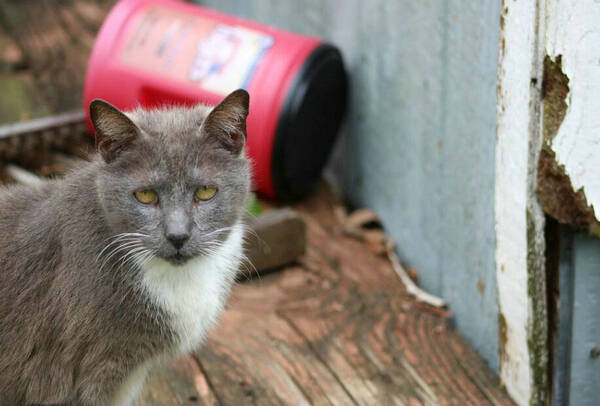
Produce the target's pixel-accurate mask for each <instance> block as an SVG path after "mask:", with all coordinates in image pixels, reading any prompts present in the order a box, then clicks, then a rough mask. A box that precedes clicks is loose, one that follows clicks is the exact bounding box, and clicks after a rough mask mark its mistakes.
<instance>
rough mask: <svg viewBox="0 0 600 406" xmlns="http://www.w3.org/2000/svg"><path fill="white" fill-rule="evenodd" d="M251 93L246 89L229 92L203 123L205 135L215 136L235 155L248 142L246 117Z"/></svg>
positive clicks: (220, 143) (202, 129)
mask: <svg viewBox="0 0 600 406" xmlns="http://www.w3.org/2000/svg"><path fill="white" fill-rule="evenodd" d="M249 104H250V95H249V94H248V92H247V91H245V90H244V89H238V90H236V91H234V92H232V93H230V94H229V96H227V97H226V98H225V99H223V101H221V103H219V105H218V106H216V107H215V108H213V109H212V111H211V112H210V113H209V114H208V117H206V119H205V120H204V122H203V123H202V128H201V131H202V133H203V136H205V137H215V138H216V140H217V141H218V143H219V145H221V146H222V147H223V148H225V149H226V150H228V151H229V152H231V153H232V154H234V155H239V154H240V153H241V152H242V149H243V148H244V144H245V143H246V117H248V106H249Z"/></svg>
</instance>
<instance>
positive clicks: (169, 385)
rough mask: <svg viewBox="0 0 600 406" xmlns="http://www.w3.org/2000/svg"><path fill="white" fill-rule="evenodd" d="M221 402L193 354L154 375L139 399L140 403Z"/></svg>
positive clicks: (150, 405) (207, 405)
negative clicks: (192, 356)
mask: <svg viewBox="0 0 600 406" xmlns="http://www.w3.org/2000/svg"><path fill="white" fill-rule="evenodd" d="M217 404H218V401H217V399H216V397H215V395H214V393H213V392H212V389H211V388H210V386H209V385H208V383H207V381H206V377H205V376H204V374H203V373H202V371H201V370H200V368H199V366H198V364H197V363H196V361H195V360H194V359H193V358H191V357H186V358H182V359H179V360H177V361H175V362H174V363H173V364H172V365H171V366H169V367H168V368H162V369H160V370H158V371H156V372H155V373H154V374H152V376H150V379H149V381H148V383H147V384H146V386H145V388H144V391H143V393H142V395H141V397H140V399H139V400H138V402H137V405H139V406H141V405H144V406H165V405H173V406H175V405H177V406H179V405H202V406H213V405H217Z"/></svg>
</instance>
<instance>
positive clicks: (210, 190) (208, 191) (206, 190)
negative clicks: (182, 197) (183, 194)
mask: <svg viewBox="0 0 600 406" xmlns="http://www.w3.org/2000/svg"><path fill="white" fill-rule="evenodd" d="M216 194H217V188H216V187H215V186H201V187H199V188H198V189H196V192H194V198H195V199H196V200H201V201H206V200H210V199H212V198H213V197H214V196H215V195H216Z"/></svg>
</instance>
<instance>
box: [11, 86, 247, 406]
mask: <svg viewBox="0 0 600 406" xmlns="http://www.w3.org/2000/svg"><path fill="white" fill-rule="evenodd" d="M94 106H95V107H94ZM247 108H248V100H247V93H246V92H244V91H237V92H234V93H233V94H232V95H230V96H229V97H228V98H227V99H226V100H225V101H224V102H223V103H222V104H221V105H220V106H219V107H217V108H215V109H214V110H213V111H212V113H210V112H211V109H210V108H207V107H204V106H198V107H195V108H169V109H158V110H152V111H145V110H136V111H134V112H130V113H126V115H123V114H119V113H118V111H117V112H115V110H114V108H113V107H111V106H110V105H108V104H106V103H103V102H96V104H95V105H93V106H92V117H93V119H94V124H95V126H96V130H97V133H98V134H99V136H98V147H99V149H100V151H101V154H99V155H98V156H97V157H96V158H95V159H94V160H93V161H92V162H90V163H89V164H86V165H85V166H83V167H81V168H79V169H77V170H74V171H73V172H72V173H70V174H68V175H67V176H66V177H65V178H64V179H59V180H52V181H48V182H45V183H44V184H42V185H40V186H39V187H25V186H11V187H8V188H5V189H3V190H0V405H14V406H18V405H28V404H69V405H104V404H106V403H107V402H108V397H109V396H110V395H111V393H113V392H114V390H115V389H116V388H117V387H118V385H119V384H120V383H121V381H122V380H123V379H124V378H125V377H126V376H127V375H128V374H129V373H131V371H133V370H134V368H135V367H136V366H137V365H139V364H141V363H143V362H144V361H147V360H148V359H150V358H152V357H154V356H156V355H157V354H162V353H165V352H167V353H168V352H169V351H170V349H171V346H172V343H173V342H174V339H175V337H173V334H174V332H173V331H172V330H170V329H169V327H168V326H169V323H168V320H167V319H168V317H169V316H168V315H167V314H166V313H165V312H163V311H162V310H161V309H160V308H158V307H157V306H156V305H155V304H153V302H152V301H151V300H150V299H149V298H148V297H146V295H145V294H144V292H143V291H142V290H141V289H139V286H137V283H138V282H137V280H138V279H137V278H136V273H137V272H140V267H139V266H137V265H135V263H134V262H135V261H128V260H127V259H128V258H132V257H133V254H132V251H133V250H132V249H122V250H116V251H115V250H114V249H112V248H114V247H117V246H118V244H113V246H112V247H110V246H109V247H108V248H107V245H109V244H111V243H112V242H114V241H115V236H117V235H120V234H121V233H140V234H144V235H145V236H144V237H139V238H137V239H136V238H133V237H132V239H131V241H132V244H131V245H130V248H131V247H142V248H141V249H140V250H138V253H144V254H148V255H150V254H152V255H156V256H158V257H161V258H163V259H166V260H167V261H169V262H171V263H173V264H179V263H184V262H185V261H186V260H188V259H189V258H193V257H196V256H199V255H209V254H207V252H210V250H208V249H206V247H207V246H210V244H214V243H215V241H221V240H223V239H224V238H225V237H226V235H227V229H226V227H228V226H231V225H233V224H235V223H236V222H238V221H239V220H240V217H241V216H242V213H243V210H244V207H245V200H246V197H247V193H248V190H249V183H250V179H249V168H248V161H247V159H246V157H245V154H244V153H243V150H242V147H243V141H244V139H245V118H246V115H247ZM94 109H95V110H94ZM209 113H210V115H209ZM127 117H129V118H127ZM127 120H130V121H131V122H130V123H128V122H127ZM131 123H133V124H132V125H133V126H131V125H130V124H131ZM129 130H133V133H131V132H128V131H129ZM124 133H125V134H124ZM240 142H241V144H240ZM205 184H211V185H216V186H217V187H218V192H217V194H216V195H215V197H214V198H213V199H211V200H209V201H205V202H197V203H195V202H193V193H194V190H195V188H196V187H198V186H201V185H205ZM141 188H153V189H155V190H156V191H157V192H158V194H159V199H160V203H159V205H158V206H145V205H142V204H140V203H139V202H137V201H136V200H135V198H134V197H133V191H135V190H137V189H141ZM221 229H224V230H223V231H222V232H218V231H217V232H215V230H221ZM167 230H185V231H186V232H188V233H189V239H188V240H187V241H186V242H185V244H184V246H183V247H182V248H181V250H180V252H179V253H178V254H177V250H176V248H175V247H174V246H173V244H172V243H171V242H170V241H168V240H167V238H166V236H165V235H166V232H167ZM211 232H212V234H210V235H209V233H211ZM121 242H122V241H121ZM111 254H112V255H111ZM175 254H177V255H175ZM128 255H129V257H128Z"/></svg>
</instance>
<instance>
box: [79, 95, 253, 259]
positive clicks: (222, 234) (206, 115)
mask: <svg viewBox="0 0 600 406" xmlns="http://www.w3.org/2000/svg"><path fill="white" fill-rule="evenodd" d="M248 103H249V96H248V93H247V92H246V91H244V90H236V91H235V92H233V93H231V94H230V95H229V96H227V97H226V98H225V99H224V100H223V101H222V102H221V103H220V104H219V105H218V106H216V107H214V108H210V107H206V106H202V105H199V106H196V107H191V108H190V107H173V108H161V109H154V110H142V109H138V110H135V111H131V112H127V113H123V112H121V111H119V110H118V109H117V108H115V107H114V106H112V105H110V104H108V103H106V102H104V101H101V100H94V101H92V103H91V104H90V117H91V121H92V123H93V126H94V129H95V133H96V145H97V148H98V152H99V155H100V157H101V161H100V165H99V168H100V169H99V173H98V177H97V190H98V198H99V201H100V204H101V206H102V208H103V210H104V214H105V216H106V219H107V223H108V224H109V226H110V228H111V232H112V233H113V234H114V236H115V239H116V240H117V243H115V244H114V245H115V246H125V248H124V251H128V252H131V251H132V250H135V249H137V250H138V251H137V252H138V253H140V255H139V256H138V257H139V258H138V259H143V257H142V256H141V253H149V252H152V253H153V255H155V256H157V257H159V258H162V259H164V260H166V261H168V262H170V263H171V264H174V265H180V264H184V263H186V262H187V261H188V260H189V259H191V258H194V257H197V256H201V255H208V254H209V253H210V252H211V251H214V249H215V247H218V245H219V244H220V243H221V242H222V241H224V239H225V238H226V237H227V235H228V234H229V231H230V230H231V227H232V226H234V225H236V224H237V223H238V222H239V220H240V217H241V216H242V214H243V211H244V209H245V202H246V198H247V195H248V192H249V187H250V175H249V163H248V160H247V158H246V156H245V152H244V144H245V140H246V117H247V115H248ZM127 243H129V245H128V246H127ZM133 255H134V254H132V256H133Z"/></svg>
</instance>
